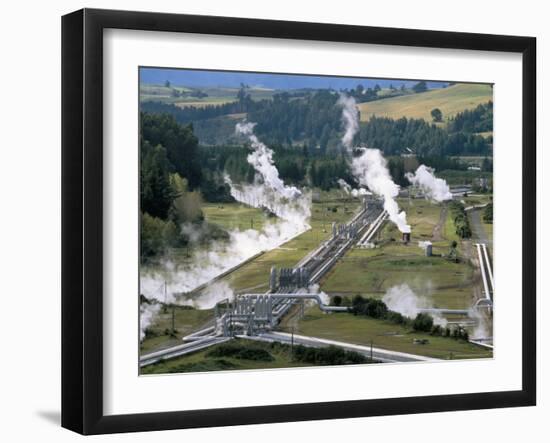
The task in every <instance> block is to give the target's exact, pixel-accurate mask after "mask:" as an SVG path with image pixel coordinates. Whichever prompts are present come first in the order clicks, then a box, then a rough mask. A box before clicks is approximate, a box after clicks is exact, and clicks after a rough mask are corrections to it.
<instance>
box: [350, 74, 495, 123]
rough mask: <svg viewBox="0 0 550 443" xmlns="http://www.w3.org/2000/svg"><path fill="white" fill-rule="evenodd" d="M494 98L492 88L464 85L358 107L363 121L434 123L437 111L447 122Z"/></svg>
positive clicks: (362, 104) (479, 85) (488, 86)
mask: <svg viewBox="0 0 550 443" xmlns="http://www.w3.org/2000/svg"><path fill="white" fill-rule="evenodd" d="M492 98H493V90H492V88H491V86H490V85H482V84H464V83H462V84H456V85H453V86H449V87H448V88H444V89H435V90H431V91H428V92H423V93H420V94H411V95H404V96H400V97H392V98H388V99H384V100H378V101H374V102H368V103H361V104H359V105H358V106H359V109H360V111H361V120H362V121H367V120H370V118H371V117H372V116H373V115H376V116H377V117H390V118H393V119H398V118H401V117H407V118H423V119H424V120H426V121H432V116H431V115H430V112H431V110H432V109H434V108H439V109H440V110H441V112H442V113H443V120H446V119H447V118H448V117H451V116H453V115H455V114H457V113H458V112H462V111H464V110H465V109H472V108H475V107H476V106H477V105H479V104H481V103H487V102H488V101H489V100H492Z"/></svg>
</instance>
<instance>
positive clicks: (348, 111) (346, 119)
mask: <svg viewBox="0 0 550 443" xmlns="http://www.w3.org/2000/svg"><path fill="white" fill-rule="evenodd" d="M338 104H339V105H340V106H342V122H343V123H344V130H345V132H344V136H343V137H342V143H343V145H344V146H345V147H346V149H348V150H351V148H352V147H353V138H354V137H355V134H357V131H359V111H358V110H357V103H355V99H354V98H353V97H350V96H347V95H345V94H340V98H339V99H338Z"/></svg>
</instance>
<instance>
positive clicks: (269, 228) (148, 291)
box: [140, 220, 304, 309]
mask: <svg viewBox="0 0 550 443" xmlns="http://www.w3.org/2000/svg"><path fill="white" fill-rule="evenodd" d="M303 231H304V230H303V229H302V227H301V226H297V225H295V224H293V223H291V222H289V221H286V220H279V221H276V222H273V223H266V224H265V225H264V227H263V228H262V229H261V230H259V231H258V230H255V229H247V230H244V231H239V230H232V231H230V232H229V241H227V242H221V241H220V242H217V243H214V244H213V245H210V246H209V247H208V249H207V250H205V249H203V250H196V251H195V252H194V253H193V255H192V256H191V258H190V260H188V263H186V264H180V265H176V264H175V263H174V262H172V261H170V260H166V261H164V262H163V263H162V266H161V267H160V269H147V268H145V269H143V268H142V272H141V276H140V290H141V293H142V294H143V295H144V296H145V297H147V298H148V299H153V300H157V301H158V302H161V303H163V302H167V303H175V302H178V300H177V295H180V294H183V293H186V292H190V291H193V290H194V289H196V288H197V287H199V286H201V285H203V284H205V283H208V282H209V281H211V280H212V279H214V278H215V277H218V276H219V275H220V274H223V273H224V272H227V271H229V270H231V269H232V268H234V267H235V266H237V265H240V264H241V263H242V262H244V261H246V260H248V259H250V258H252V257H254V256H255V255H257V254H259V253H261V252H263V251H268V250H270V249H274V248H276V247H278V246H280V245H282V244H283V243H286V242H287V241H289V240H291V239H292V238H293V237H295V236H297V235H299V234H301V233H302V232H303ZM165 285H166V288H165ZM215 291H218V292H220V294H221V293H224V295H223V296H222V295H220V297H221V298H220V299H222V298H226V294H227V288H222V287H221V286H219V285H217V283H216V284H213V285H210V286H209V287H208V288H206V289H205V290H204V291H203V292H202V293H201V296H200V297H198V298H197V299H195V300H193V301H192V302H191V301H189V300H187V301H183V302H181V301H180V303H182V304H191V305H193V306H196V307H198V308H200V309H206V308H205V307H204V306H206V305H208V304H209V303H208V302H206V301H205V302H204V303H203V300H202V298H203V296H204V297H205V299H210V298H211V297H212V294H213V292H215Z"/></svg>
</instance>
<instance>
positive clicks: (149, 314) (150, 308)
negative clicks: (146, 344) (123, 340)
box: [139, 303, 160, 341]
mask: <svg viewBox="0 0 550 443" xmlns="http://www.w3.org/2000/svg"><path fill="white" fill-rule="evenodd" d="M159 309H160V305H158V304H149V303H141V304H140V306H139V341H142V340H143V339H144V338H145V330H146V329H147V328H148V327H149V326H151V323H153V319H154V318H155V316H156V315H157V313H158V311H159Z"/></svg>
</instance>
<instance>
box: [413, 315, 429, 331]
mask: <svg viewBox="0 0 550 443" xmlns="http://www.w3.org/2000/svg"><path fill="white" fill-rule="evenodd" d="M433 324H434V320H433V318H432V317H431V316H430V315H428V314H425V313H423V312H421V313H420V314H418V315H417V316H416V318H415V319H414V321H413V329H414V330H415V331H420V332H430V331H431V330H432V327H433Z"/></svg>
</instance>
